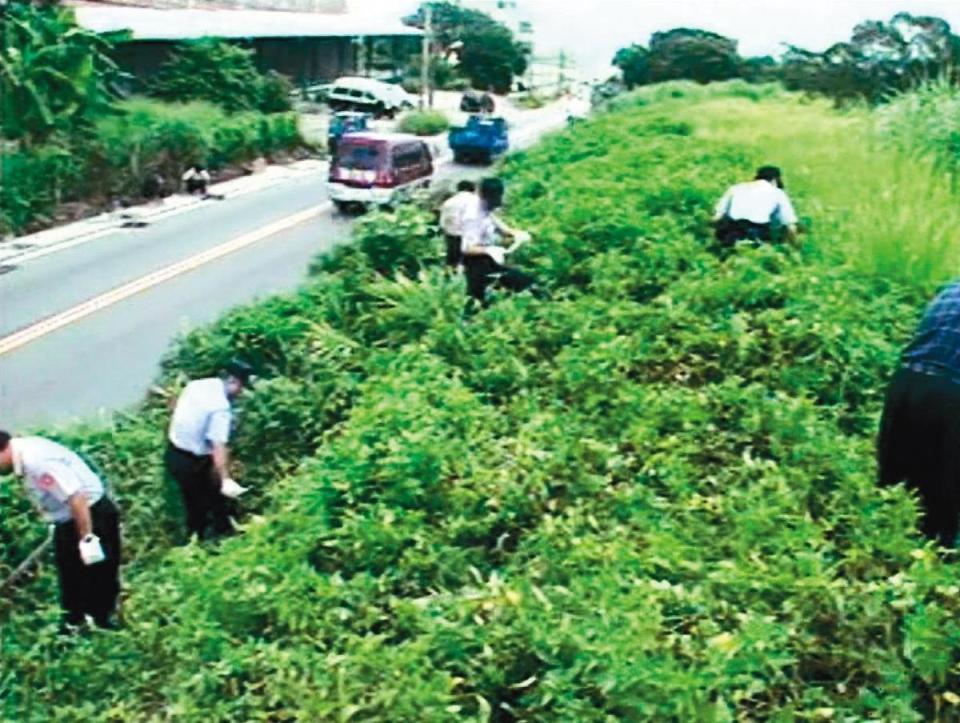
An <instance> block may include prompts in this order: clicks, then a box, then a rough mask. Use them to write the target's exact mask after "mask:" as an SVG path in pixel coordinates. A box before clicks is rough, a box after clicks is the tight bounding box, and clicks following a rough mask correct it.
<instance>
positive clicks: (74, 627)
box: [58, 613, 87, 636]
mask: <svg viewBox="0 0 960 723" xmlns="http://www.w3.org/2000/svg"><path fill="white" fill-rule="evenodd" d="M86 627H87V616H86V615H84V614H83V613H67V614H65V615H64V616H63V620H61V621H60V630H59V631H58V632H59V633H60V635H64V636H73V635H77V634H79V633H82V632H83V631H84V629H85V628H86Z"/></svg>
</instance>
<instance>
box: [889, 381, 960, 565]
mask: <svg viewBox="0 0 960 723" xmlns="http://www.w3.org/2000/svg"><path fill="white" fill-rule="evenodd" d="M877 457H878V463H879V472H880V479H879V482H880V484H881V485H894V484H897V483H898V482H906V484H907V486H908V487H909V488H910V489H913V490H915V491H916V492H917V493H918V494H919V496H920V501H921V503H922V506H923V513H924V514H923V523H922V527H921V529H922V531H923V533H924V534H925V535H926V536H927V537H929V538H931V539H935V540H938V541H939V542H940V544H942V545H944V546H945V547H952V546H953V545H954V542H955V540H956V537H957V525H958V518H960V384H957V383H955V382H952V381H950V380H949V379H947V378H945V377H939V376H933V375H930V374H922V373H919V372H916V371H911V370H909V369H901V370H900V371H898V372H897V373H896V374H895V375H894V377H893V381H892V382H891V383H890V388H889V390H888V391H887V398H886V402H885V404H884V408H883V417H882V419H881V422H880V436H879V440H878V444H877Z"/></svg>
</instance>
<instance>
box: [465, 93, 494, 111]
mask: <svg viewBox="0 0 960 723" xmlns="http://www.w3.org/2000/svg"><path fill="white" fill-rule="evenodd" d="M460 110H461V111H463V112H464V113H493V111H495V110H496V104H495V103H494V102H493V96H492V95H490V94H489V93H481V92H480V91H476V90H468V91H467V92H466V93H464V94H463V95H462V96H461V98H460Z"/></svg>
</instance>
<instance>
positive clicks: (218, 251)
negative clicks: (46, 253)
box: [0, 122, 554, 356]
mask: <svg viewBox="0 0 960 723" xmlns="http://www.w3.org/2000/svg"><path fill="white" fill-rule="evenodd" d="M550 125H554V123H552V122H550V123H546V122H545V123H541V124H536V125H534V126H532V127H530V128H525V129H524V131H525V132H523V133H518V134H517V135H518V136H519V137H520V138H522V139H523V140H524V141H526V140H528V138H529V137H530V136H533V137H536V135H538V133H539V132H542V130H546V129H547V127H549V126H550ZM541 129H542V130H541ZM517 140H519V138H518V139H517ZM452 160H453V159H452V156H450V155H448V154H441V155H440V156H438V158H437V163H436V167H437V168H440V167H442V166H447V165H450V164H451V163H452ZM333 207H334V206H333V203H332V202H330V201H325V202H324V203H321V204H319V205H317V206H312V207H310V208H308V209H305V210H303V211H299V212H298V213H295V214H293V215H291V216H287V217H286V218H282V219H280V220H278V221H274V222H272V223H269V224H267V225H266V226H262V227H260V228H259V229H257V230H256V231H250V232H249V233H245V234H242V235H240V236H237V237H236V238H234V239H231V240H230V241H226V242H224V243H222V244H220V245H219V246H214V247H213V248H209V249H207V250H206V251H201V252H200V253H198V254H195V255H194V256H190V257H189V258H186V259H183V260H182V261H178V262H176V263H174V264H170V265H169V266H165V267H163V268H161V269H157V270H156V271H153V272H151V273H149V274H146V275H145V276H141V277H140V278H137V279H134V280H133V281H128V282H127V283H125V284H122V285H121V286H118V287H116V288H115V289H113V290H111V291H107V292H105V293H103V294H99V295H97V296H95V297H93V298H91V299H88V300H87V301H84V302H82V303H80V304H77V305H76V306H73V307H71V308H69V309H67V310H66V311H61V312H59V313H57V314H54V315H52V316H48V317H47V318H45V319H43V320H41V321H38V322H36V323H35V324H31V325H30V326H27V327H24V328H23V329H20V330H19V331H15V332H13V333H12V334H9V335H7V336H4V337H0V356H3V355H4V354H9V353H10V352H12V351H15V350H16V349H19V348H20V347H23V346H26V345H27V344H30V343H31V342H34V341H36V340H37V339H40V338H42V337H44V336H46V335H47V334H51V333H53V332H55V331H57V330H59V329H62V328H63V327H65V326H69V325H70V324H73V323H75V322H77V321H79V320H80V319H83V318H85V317H87V316H90V315H91V314H94V313H96V312H98V311H101V310H103V309H106V308H108V307H110V306H113V305H114V304H117V303H119V302H121V301H123V300H125V299H129V298H130V297H131V296H136V295H137V294H140V293H142V292H144V291H147V290H148V289H151V288H153V287H154V286H158V285H160V284H162V283H164V282H167V281H170V280H171V279H174V278H176V277H177V276H181V275H183V274H185V273H188V272H190V271H193V270H194V269H197V268H200V267H201V266H203V265H205V264H208V263H210V262H211V261H216V260H217V259H219V258H222V257H224V256H226V255H228V254H232V253H233V252H235V251H239V250H240V249H243V248H245V247H247V246H250V245H252V244H255V243H257V242H258V241H262V240H264V239H265V238H269V237H270V236H274V235H276V234H278V233H281V232H283V231H286V230H288V229H291V228H293V227H294V226H299V225H300V224H301V223H304V222H306V221H309V220H310V219H312V218H315V217H317V216H322V215H323V214H325V213H329V212H330V211H332V210H333ZM88 240H92V239H87V238H84V239H83V240H82V241H80V242H78V243H77V244H70V245H79V243H84V242H86V241H88ZM68 243H69V242H68ZM59 248H63V247H62V246H61V247H59ZM58 250H59V249H58Z"/></svg>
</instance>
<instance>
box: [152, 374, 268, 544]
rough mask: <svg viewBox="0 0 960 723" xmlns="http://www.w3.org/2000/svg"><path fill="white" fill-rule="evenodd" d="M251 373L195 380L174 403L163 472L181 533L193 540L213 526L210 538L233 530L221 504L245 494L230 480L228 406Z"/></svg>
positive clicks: (245, 385)
mask: <svg viewBox="0 0 960 723" xmlns="http://www.w3.org/2000/svg"><path fill="white" fill-rule="evenodd" d="M251 376H252V370H251V368H250V367H249V366H248V365H247V364H244V363H243V362H237V361H235V362H231V363H230V364H228V365H227V367H226V369H225V374H224V375H223V376H222V377H212V378H209V379H197V380H195V381H192V382H190V383H189V384H187V386H186V387H184V389H183V391H182V392H181V393H180V397H179V398H178V399H177V405H176V408H175V409H174V412H173V419H172V420H171V422H170V430H169V434H168V440H169V444H168V446H167V452H166V456H165V461H166V467H167V471H168V472H169V473H170V476H171V477H173V479H174V480H176V482H177V485H178V486H179V487H180V493H181V494H182V495H183V505H184V507H185V508H186V513H187V531H188V533H189V534H196V535H197V537H198V538H199V539H201V540H202V539H204V538H205V536H206V531H207V526H208V524H210V523H211V522H212V523H213V528H214V532H215V533H216V534H229V533H231V532H232V531H233V525H232V524H231V522H230V517H229V515H228V511H227V499H228V498H235V497H239V496H240V495H241V494H242V493H243V492H245V491H246V489H245V488H244V487H241V486H240V485H238V484H237V483H236V482H235V481H234V480H233V477H232V476H231V474H230V453H229V449H228V447H227V443H228V442H229V440H230V431H231V425H232V422H233V411H232V408H231V405H230V403H231V401H232V400H234V399H236V397H237V396H238V395H239V394H240V393H241V392H242V391H243V390H244V388H245V387H247V386H249V385H250V380H251Z"/></svg>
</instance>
